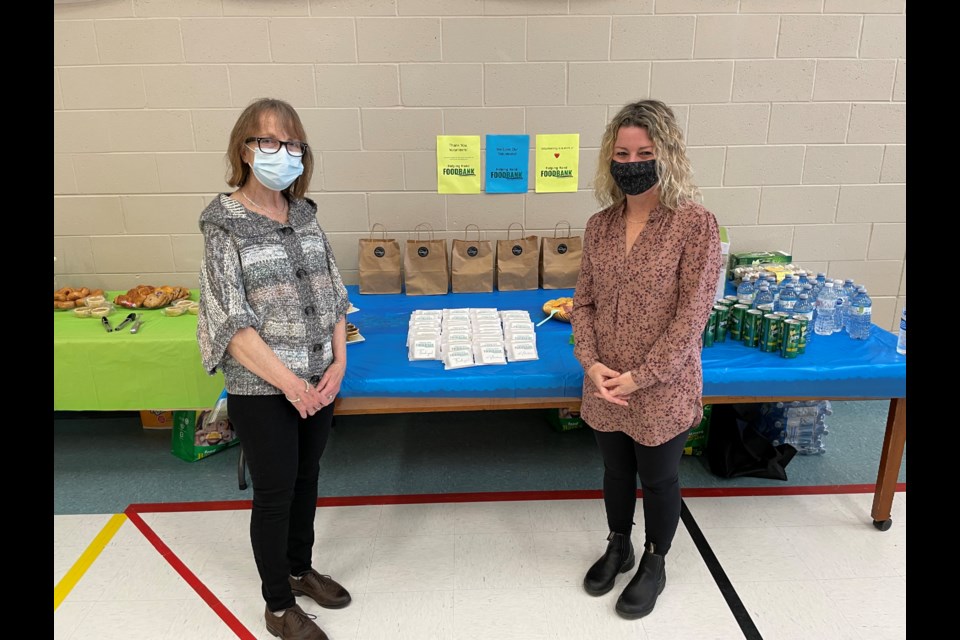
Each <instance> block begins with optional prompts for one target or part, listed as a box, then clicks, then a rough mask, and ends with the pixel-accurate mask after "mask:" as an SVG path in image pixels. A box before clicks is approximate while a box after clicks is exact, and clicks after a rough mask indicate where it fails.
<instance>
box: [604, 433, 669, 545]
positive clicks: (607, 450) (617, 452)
mask: <svg viewBox="0 0 960 640" xmlns="http://www.w3.org/2000/svg"><path fill="white" fill-rule="evenodd" d="M593 435H594V436H595V437H596V439H597V445H599V447H600V454H601V455H602V456H603V504H604V506H605V507H606V509H607V525H608V526H609V527H610V531H613V532H616V533H622V534H624V535H625V536H627V537H629V536H630V534H631V532H632V531H633V514H634V512H635V511H636V508H637V474H639V475H640V487H641V488H642V489H643V525H644V532H645V534H646V539H645V540H644V547H646V545H647V543H650V542H652V543H653V544H654V545H655V549H656V553H657V554H659V555H666V553H667V551H669V550H670V545H671V543H672V542H673V536H674V534H676V532H677V525H679V523H680V457H681V456H682V455H683V446H684V445H685V444H686V442H687V431H684V432H683V433H681V434H680V435H678V436H677V437H675V438H673V439H672V440H668V441H666V442H664V443H663V444H661V445H657V446H655V447H647V446H644V445H642V444H640V443H638V442H636V441H634V440H633V438H631V437H630V436H628V435H627V434H625V433H623V432H621V431H612V432H605V431H596V430H595V431H594V432H593Z"/></svg>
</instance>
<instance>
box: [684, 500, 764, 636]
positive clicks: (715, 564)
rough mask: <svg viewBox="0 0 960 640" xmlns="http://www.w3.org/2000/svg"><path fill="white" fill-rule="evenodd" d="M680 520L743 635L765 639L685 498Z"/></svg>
mask: <svg viewBox="0 0 960 640" xmlns="http://www.w3.org/2000/svg"><path fill="white" fill-rule="evenodd" d="M680 520H682V521H683V525H684V526H685V527H686V528H687V531H688V532H689V533H690V537H691V538H693V544H695V545H697V551H699V552H700V556H701V557H702V558H703V561H704V562H706V563H707V568H708V569H709V570H710V575H712V576H713V579H714V581H715V582H716V583H717V586H718V587H719V588H720V593H721V594H723V599H724V600H726V601H727V606H728V607H730V611H731V612H732V613H733V617H734V618H736V620H737V624H739V625H740V630H741V631H743V637H745V638H747V640H763V636H761V635H760V631H759V630H758V629H757V625H755V624H753V619H752V618H751V617H750V614H749V613H748V612H747V608H746V607H745V606H743V601H742V600H740V596H738V595H737V591H736V589H734V588H733V584H731V582H730V578H728V577H727V574H726V572H725V571H724V570H723V567H722V566H720V561H719V560H717V556H716V555H715V554H714V553H713V549H711V548H710V543H708V542H707V539H706V538H705V537H704V535H703V532H702V531H700V527H699V526H698V525H697V521H696V520H694V519H693V514H692V513H690V509H688V508H687V503H686V502H684V501H683V500H681V501H680Z"/></svg>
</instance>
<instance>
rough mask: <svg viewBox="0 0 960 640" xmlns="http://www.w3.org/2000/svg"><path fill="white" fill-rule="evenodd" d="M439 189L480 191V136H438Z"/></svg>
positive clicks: (442, 190)
mask: <svg viewBox="0 0 960 640" xmlns="http://www.w3.org/2000/svg"><path fill="white" fill-rule="evenodd" d="M437 191H438V192H439V193H480V136H437Z"/></svg>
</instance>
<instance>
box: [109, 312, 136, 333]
mask: <svg viewBox="0 0 960 640" xmlns="http://www.w3.org/2000/svg"><path fill="white" fill-rule="evenodd" d="M136 319H137V314H136V313H129V314H127V317H126V318H124V319H123V322H121V323H120V324H118V325H117V326H116V327H114V329H113V330H114V331H120V329H123V328H124V327H125V326H127V325H128V324H130V323H131V322H133V321H134V320H136Z"/></svg>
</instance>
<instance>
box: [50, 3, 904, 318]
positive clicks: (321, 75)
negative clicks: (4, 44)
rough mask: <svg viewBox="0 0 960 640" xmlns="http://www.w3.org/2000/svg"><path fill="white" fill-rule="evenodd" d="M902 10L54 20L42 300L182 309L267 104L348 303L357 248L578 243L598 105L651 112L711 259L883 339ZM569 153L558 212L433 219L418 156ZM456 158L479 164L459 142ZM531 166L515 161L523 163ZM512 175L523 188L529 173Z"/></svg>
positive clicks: (899, 140) (378, 10)
mask: <svg viewBox="0 0 960 640" xmlns="http://www.w3.org/2000/svg"><path fill="white" fill-rule="evenodd" d="M905 11H906V7H905V0H88V1H82V0H81V1H76V0H74V1H72V2H69V1H66V0H55V2H54V23H53V29H54V69H53V122H54V140H55V153H54V255H55V256H56V257H57V260H56V262H55V278H56V279H57V281H58V282H59V283H60V284H71V283H75V284H83V285H86V286H100V287H105V288H111V289H120V288H128V287H130V286H133V285H134V284H136V283H137V282H147V283H153V284H163V283H169V284H183V285H189V286H193V287H195V286H197V272H198V269H199V262H200V255H201V250H202V239H201V236H200V234H199V232H198V228H197V217H198V215H199V213H200V211H201V209H202V208H203V206H204V205H205V204H206V203H207V202H208V201H209V200H210V198H211V197H212V196H213V195H214V194H216V193H218V192H221V191H226V190H227V189H228V187H227V185H226V183H225V182H224V174H225V163H224V158H223V150H224V147H225V145H226V141H227V136H228V133H229V130H230V127H231V126H232V124H233V122H234V120H235V118H236V116H237V115H238V114H239V112H240V111H241V110H242V108H243V107H244V106H245V105H246V104H247V103H248V102H249V101H250V100H251V99H253V98H257V97H262V96H271V97H278V98H283V99H286V100H288V101H290V102H291V103H292V104H293V105H294V106H295V107H296V108H297V109H298V111H299V112H300V114H301V116H302V117H303V119H304V121H305V124H306V126H307V131H308V134H309V140H310V142H311V143H312V144H313V145H314V148H315V149H316V150H318V151H319V153H318V154H317V156H318V162H317V163H316V165H317V166H316V172H315V175H314V176H313V180H312V192H311V193H310V194H309V195H310V196H311V197H312V198H314V199H315V200H317V202H318V203H319V205H320V214H319V218H320V223H321V225H322V226H323V228H324V229H325V230H326V231H327V232H328V234H329V236H330V239H331V243H332V244H333V247H334V250H335V253H336V256H337V260H338V263H339V264H340V267H341V269H342V271H343V273H344V277H345V279H346V281H347V282H348V283H354V282H356V278H357V273H356V268H357V239H358V238H360V237H363V236H365V235H366V234H367V232H368V229H369V228H370V226H371V225H372V224H373V223H376V222H381V223H383V224H385V225H386V226H387V228H388V229H390V230H391V231H392V232H393V235H395V236H396V237H398V238H401V239H405V238H407V237H408V236H409V234H410V232H411V231H412V230H413V228H414V226H415V225H416V224H417V223H420V222H430V223H431V224H432V225H433V227H434V228H435V229H437V230H439V231H440V234H439V235H441V236H442V237H446V238H448V239H449V238H454V237H460V235H461V234H462V230H463V228H464V225H466V224H467V223H471V222H473V223H476V224H478V225H479V226H480V228H481V229H483V232H484V235H485V236H486V237H488V238H501V237H505V234H506V229H507V227H508V225H509V224H510V223H513V222H519V223H522V224H523V225H524V226H525V227H526V230H527V231H528V232H530V233H536V234H539V235H544V234H548V233H553V228H554V225H555V223H556V222H557V221H558V220H561V219H563V220H569V221H570V222H571V223H572V224H573V226H574V228H575V229H579V230H582V228H583V225H584V224H585V222H586V220H587V218H588V217H589V216H590V215H591V214H592V213H594V212H595V211H596V210H597V205H596V202H595V200H594V199H593V195H592V191H591V190H590V182H591V177H592V172H593V170H594V168H595V167H596V163H597V146H598V144H599V140H600V135H601V133H602V130H603V127H604V125H605V124H606V122H607V120H608V118H609V117H610V116H611V115H612V114H613V113H614V112H615V111H616V110H617V109H618V108H619V107H620V106H622V105H623V104H624V103H626V102H628V101H631V100H635V99H640V98H647V97H652V98H658V99H661V100H664V101H666V102H668V103H669V104H671V105H672V106H673V107H674V108H675V110H676V112H677V114H678V116H679V117H680V119H681V121H682V122H683V124H684V126H685V130H686V134H687V142H688V145H689V149H690V155H691V158H692V161H693V165H694V169H695V171H696V178H697V181H698V184H699V185H700V187H701V188H702V191H703V194H704V203H705V204H706V206H707V207H708V208H710V209H711V210H712V211H713V212H714V213H715V214H716V216H717V218H718V219H719V221H720V224H723V225H726V226H728V227H729V228H730V233H731V240H732V244H733V246H732V250H733V251H751V250H785V251H789V252H791V253H792V254H793V256H794V260H795V261H796V262H798V263H800V264H802V265H803V266H805V267H809V268H813V269H816V270H825V271H826V272H827V273H828V274H829V275H830V276H831V277H839V278H846V277H851V278H854V279H855V280H857V281H858V282H861V283H863V284H865V285H866V286H867V287H868V288H869V290H870V293H871V295H872V296H873V298H874V301H875V304H874V318H875V322H876V323H877V324H879V325H881V326H884V327H886V328H890V329H892V328H893V327H894V326H895V323H896V319H897V318H898V314H899V310H900V307H901V306H903V305H904V304H906V261H905V253H906V250H905V246H906V243H905V236H906V127H905V113H906V70H907V65H906V31H905V23H906V14H905ZM488 133H501V134H508V133H528V134H530V135H531V136H534V135H536V134H538V133H579V134H580V144H581V158H580V170H581V175H580V182H579V187H580V190H579V191H578V192H577V193H565V194H536V193H534V192H533V185H532V183H531V187H530V188H531V191H530V192H529V193H527V194H508V195H499V194H496V195H495V194H489V195H488V194H485V193H484V194H480V195H440V194H438V193H437V192H436V191H437V184H436V164H435V147H436V143H435V141H436V138H435V136H436V135H438V134H448V135H481V136H483V135H484V134H488ZM481 139H482V138H481ZM531 142H532V139H531ZM531 167H532V164H531Z"/></svg>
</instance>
